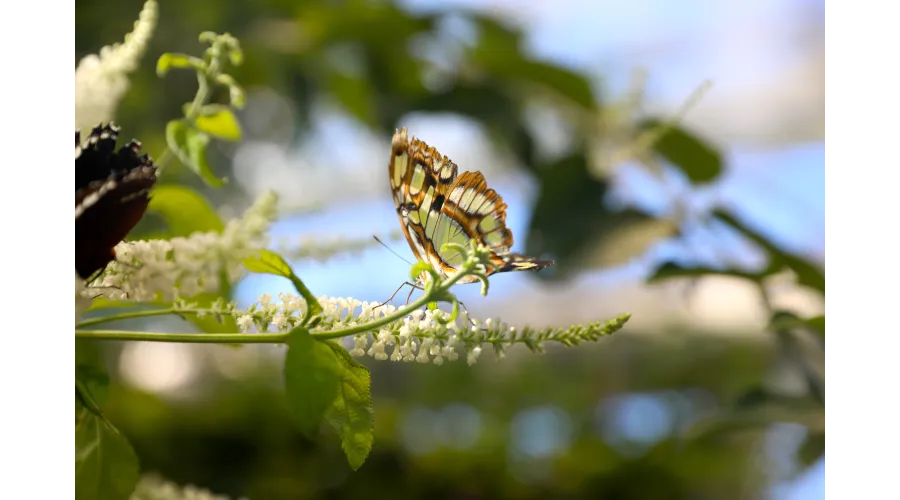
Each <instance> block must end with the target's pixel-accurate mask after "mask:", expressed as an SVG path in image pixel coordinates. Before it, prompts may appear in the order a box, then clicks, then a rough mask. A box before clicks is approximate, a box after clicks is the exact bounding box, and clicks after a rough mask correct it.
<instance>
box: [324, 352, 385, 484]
mask: <svg viewBox="0 0 900 500" xmlns="http://www.w3.org/2000/svg"><path fill="white" fill-rule="evenodd" d="M327 345H328V346H329V347H330V348H331V350H332V351H334V352H335V353H336V354H337V359H338V361H339V362H340V364H341V366H342V370H341V380H340V386H339V388H338V393H337V398H335V400H334V402H333V403H332V405H331V407H330V408H329V409H328V412H327V413H326V417H325V418H326V419H327V420H328V423H329V424H331V426H332V427H333V428H334V430H336V431H337V433H338V435H340V437H341V448H343V450H344V454H346V455H347V461H348V462H349V463H350V467H351V468H353V470H356V469H359V468H360V467H361V466H362V464H363V463H365V461H366V458H367V457H368V456H369V452H370V451H372V443H373V442H374V440H375V413H374V411H373V409H372V394H371V390H370V383H371V379H370V376H369V370H368V368H366V367H365V366H363V365H361V364H359V363H357V362H356V361H354V360H353V358H351V357H350V353H348V352H347V350H346V349H344V348H343V347H341V346H339V345H337V344H335V343H334V342H330V341H329V342H327Z"/></svg>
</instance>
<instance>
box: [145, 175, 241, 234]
mask: <svg viewBox="0 0 900 500" xmlns="http://www.w3.org/2000/svg"><path fill="white" fill-rule="evenodd" d="M148 210H151V211H153V212H156V213H158V214H159V215H160V216H161V217H162V218H163V220H165V221H166V225H167V226H168V228H169V233H168V236H169V237H174V236H187V235H189V234H191V233H194V232H196V231H215V232H217V233H220V232H222V229H224V228H225V224H223V223H222V219H220V218H219V215H218V214H216V211H215V210H214V209H213V206H212V204H210V203H209V202H208V201H207V200H206V198H204V197H203V195H202V194H200V193H198V192H197V191H195V190H193V189H191V188H188V187H184V186H179V185H175V184H164V185H161V186H157V187H156V188H155V189H154V190H153V195H152V196H151V197H150V206H149V207H148Z"/></svg>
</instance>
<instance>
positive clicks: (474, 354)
mask: <svg viewBox="0 0 900 500" xmlns="http://www.w3.org/2000/svg"><path fill="white" fill-rule="evenodd" d="M480 355H481V347H479V346H475V347H473V348H472V349H470V350H469V354H468V356H467V357H466V363H468V364H469V366H472V365H474V364H475V362H476V361H478V356H480Z"/></svg>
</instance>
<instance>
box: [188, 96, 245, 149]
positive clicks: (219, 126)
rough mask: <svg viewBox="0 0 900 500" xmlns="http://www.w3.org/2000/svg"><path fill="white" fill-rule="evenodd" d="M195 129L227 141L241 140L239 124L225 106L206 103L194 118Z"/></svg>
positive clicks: (229, 109)
mask: <svg viewBox="0 0 900 500" xmlns="http://www.w3.org/2000/svg"><path fill="white" fill-rule="evenodd" d="M194 125H196V126H197V129H199V130H201V131H203V132H206V133H207V134H209V135H211V136H213V137H217V138H219V139H225V140H227V141H239V140H241V126H240V124H238V121H237V118H235V116H234V112H232V111H231V108H229V107H227V106H222V105H220V104H208V105H206V106H204V108H203V110H202V111H201V113H200V116H198V117H197V118H196V119H195V120H194Z"/></svg>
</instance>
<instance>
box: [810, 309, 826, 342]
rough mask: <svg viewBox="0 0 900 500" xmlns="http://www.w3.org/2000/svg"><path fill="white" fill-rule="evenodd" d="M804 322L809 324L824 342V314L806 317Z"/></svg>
mask: <svg viewBox="0 0 900 500" xmlns="http://www.w3.org/2000/svg"><path fill="white" fill-rule="evenodd" d="M806 324H807V325H809V327H810V328H812V329H813V330H815V331H816V332H817V333H818V334H819V335H820V336H821V337H822V342H825V316H824V315H822V316H813V317H812V318H808V319H807V320H806Z"/></svg>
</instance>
